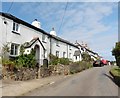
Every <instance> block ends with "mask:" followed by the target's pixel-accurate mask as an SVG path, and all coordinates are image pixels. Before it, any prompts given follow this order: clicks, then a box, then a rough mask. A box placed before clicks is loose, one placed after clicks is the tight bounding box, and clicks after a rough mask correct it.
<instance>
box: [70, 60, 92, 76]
mask: <svg viewBox="0 0 120 98" xmlns="http://www.w3.org/2000/svg"><path fill="white" fill-rule="evenodd" d="M91 67H92V64H91V63H90V62H85V61H80V62H74V63H72V64H70V73H71V74H74V73H77V72H81V71H82V70H85V69H88V68H91Z"/></svg>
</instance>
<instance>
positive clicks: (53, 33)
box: [50, 28, 57, 36]
mask: <svg viewBox="0 0 120 98" xmlns="http://www.w3.org/2000/svg"><path fill="white" fill-rule="evenodd" d="M50 34H51V35H53V36H57V35H56V32H55V30H54V28H52V31H50Z"/></svg>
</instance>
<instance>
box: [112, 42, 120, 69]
mask: <svg viewBox="0 0 120 98" xmlns="http://www.w3.org/2000/svg"><path fill="white" fill-rule="evenodd" d="M112 55H113V56H115V59H116V63H117V65H118V66H119V67H120V42H117V43H116V45H115V48H113V50H112Z"/></svg>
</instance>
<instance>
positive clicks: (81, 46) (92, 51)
mask: <svg viewBox="0 0 120 98" xmlns="http://www.w3.org/2000/svg"><path fill="white" fill-rule="evenodd" d="M76 44H77V46H80V47H82V48H85V49H86V50H87V51H88V52H91V53H93V54H97V55H98V53H96V52H93V51H91V50H89V49H87V48H86V47H83V46H82V45H81V44H79V43H76Z"/></svg>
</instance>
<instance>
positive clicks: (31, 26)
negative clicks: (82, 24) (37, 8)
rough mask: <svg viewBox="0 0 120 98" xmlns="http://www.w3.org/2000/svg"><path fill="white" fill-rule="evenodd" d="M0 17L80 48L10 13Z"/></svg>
mask: <svg viewBox="0 0 120 98" xmlns="http://www.w3.org/2000/svg"><path fill="white" fill-rule="evenodd" d="M0 15H1V16H4V17H6V18H9V19H11V20H13V21H15V22H17V23H21V24H23V25H25V26H27V27H29V28H32V29H34V30H36V31H39V32H41V33H43V34H45V35H48V36H49V37H52V38H54V39H56V40H58V41H61V42H64V43H67V44H69V45H72V46H74V47H76V48H78V47H77V46H76V45H75V44H73V43H71V42H69V41H67V40H64V39H62V38H60V37H58V36H53V35H50V34H49V33H47V32H46V31H44V30H42V29H40V28H37V27H35V26H33V25H31V24H29V23H27V22H25V21H23V20H21V19H19V18H17V17H15V16H13V15H11V14H9V13H3V12H0Z"/></svg>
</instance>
